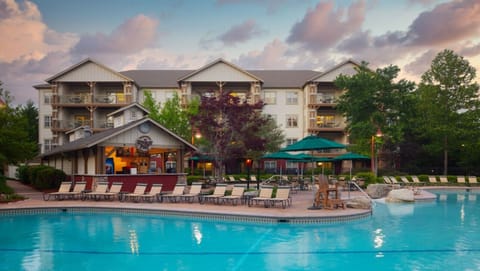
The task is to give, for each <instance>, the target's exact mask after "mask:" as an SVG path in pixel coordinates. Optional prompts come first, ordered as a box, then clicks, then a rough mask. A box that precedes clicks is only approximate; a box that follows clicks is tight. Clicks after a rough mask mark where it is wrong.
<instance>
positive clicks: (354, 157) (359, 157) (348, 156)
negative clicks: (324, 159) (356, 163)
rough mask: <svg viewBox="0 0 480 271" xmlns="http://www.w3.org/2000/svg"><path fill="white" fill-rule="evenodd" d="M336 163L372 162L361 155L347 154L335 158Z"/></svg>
mask: <svg viewBox="0 0 480 271" xmlns="http://www.w3.org/2000/svg"><path fill="white" fill-rule="evenodd" d="M333 160H335V161H343V160H370V157H368V156H366V155H361V154H358V153H354V152H347V153H344V154H342V155H339V156H337V157H335V158H333Z"/></svg>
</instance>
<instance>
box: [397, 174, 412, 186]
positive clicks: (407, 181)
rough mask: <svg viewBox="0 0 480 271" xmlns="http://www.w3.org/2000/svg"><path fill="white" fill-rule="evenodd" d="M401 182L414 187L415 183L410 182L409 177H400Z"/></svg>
mask: <svg viewBox="0 0 480 271" xmlns="http://www.w3.org/2000/svg"><path fill="white" fill-rule="evenodd" d="M400 181H402V182H403V183H404V184H406V185H414V184H415V183H414V182H410V181H409V180H408V178H407V176H400Z"/></svg>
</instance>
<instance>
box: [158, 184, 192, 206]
mask: <svg viewBox="0 0 480 271" xmlns="http://www.w3.org/2000/svg"><path fill="white" fill-rule="evenodd" d="M185 187H186V185H185V184H178V183H177V184H176V185H175V188H173V191H172V193H170V194H163V195H161V197H160V198H161V199H160V200H161V201H164V200H165V199H168V201H169V202H177V199H179V198H180V196H182V195H183V193H184V191H185Z"/></svg>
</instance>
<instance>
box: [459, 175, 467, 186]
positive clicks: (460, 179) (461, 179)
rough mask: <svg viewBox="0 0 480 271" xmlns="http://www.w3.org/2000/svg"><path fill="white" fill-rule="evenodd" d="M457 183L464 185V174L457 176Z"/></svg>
mask: <svg viewBox="0 0 480 271" xmlns="http://www.w3.org/2000/svg"><path fill="white" fill-rule="evenodd" d="M457 183H458V184H461V185H466V184H467V182H466V181H465V176H457Z"/></svg>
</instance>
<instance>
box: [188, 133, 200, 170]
mask: <svg viewBox="0 0 480 271" xmlns="http://www.w3.org/2000/svg"><path fill="white" fill-rule="evenodd" d="M201 137H202V134H200V131H198V130H196V129H192V145H195V138H196V139H200V138H201ZM192 158H193V155H192ZM190 167H191V170H190V172H191V174H192V175H193V159H191V166H190Z"/></svg>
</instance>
